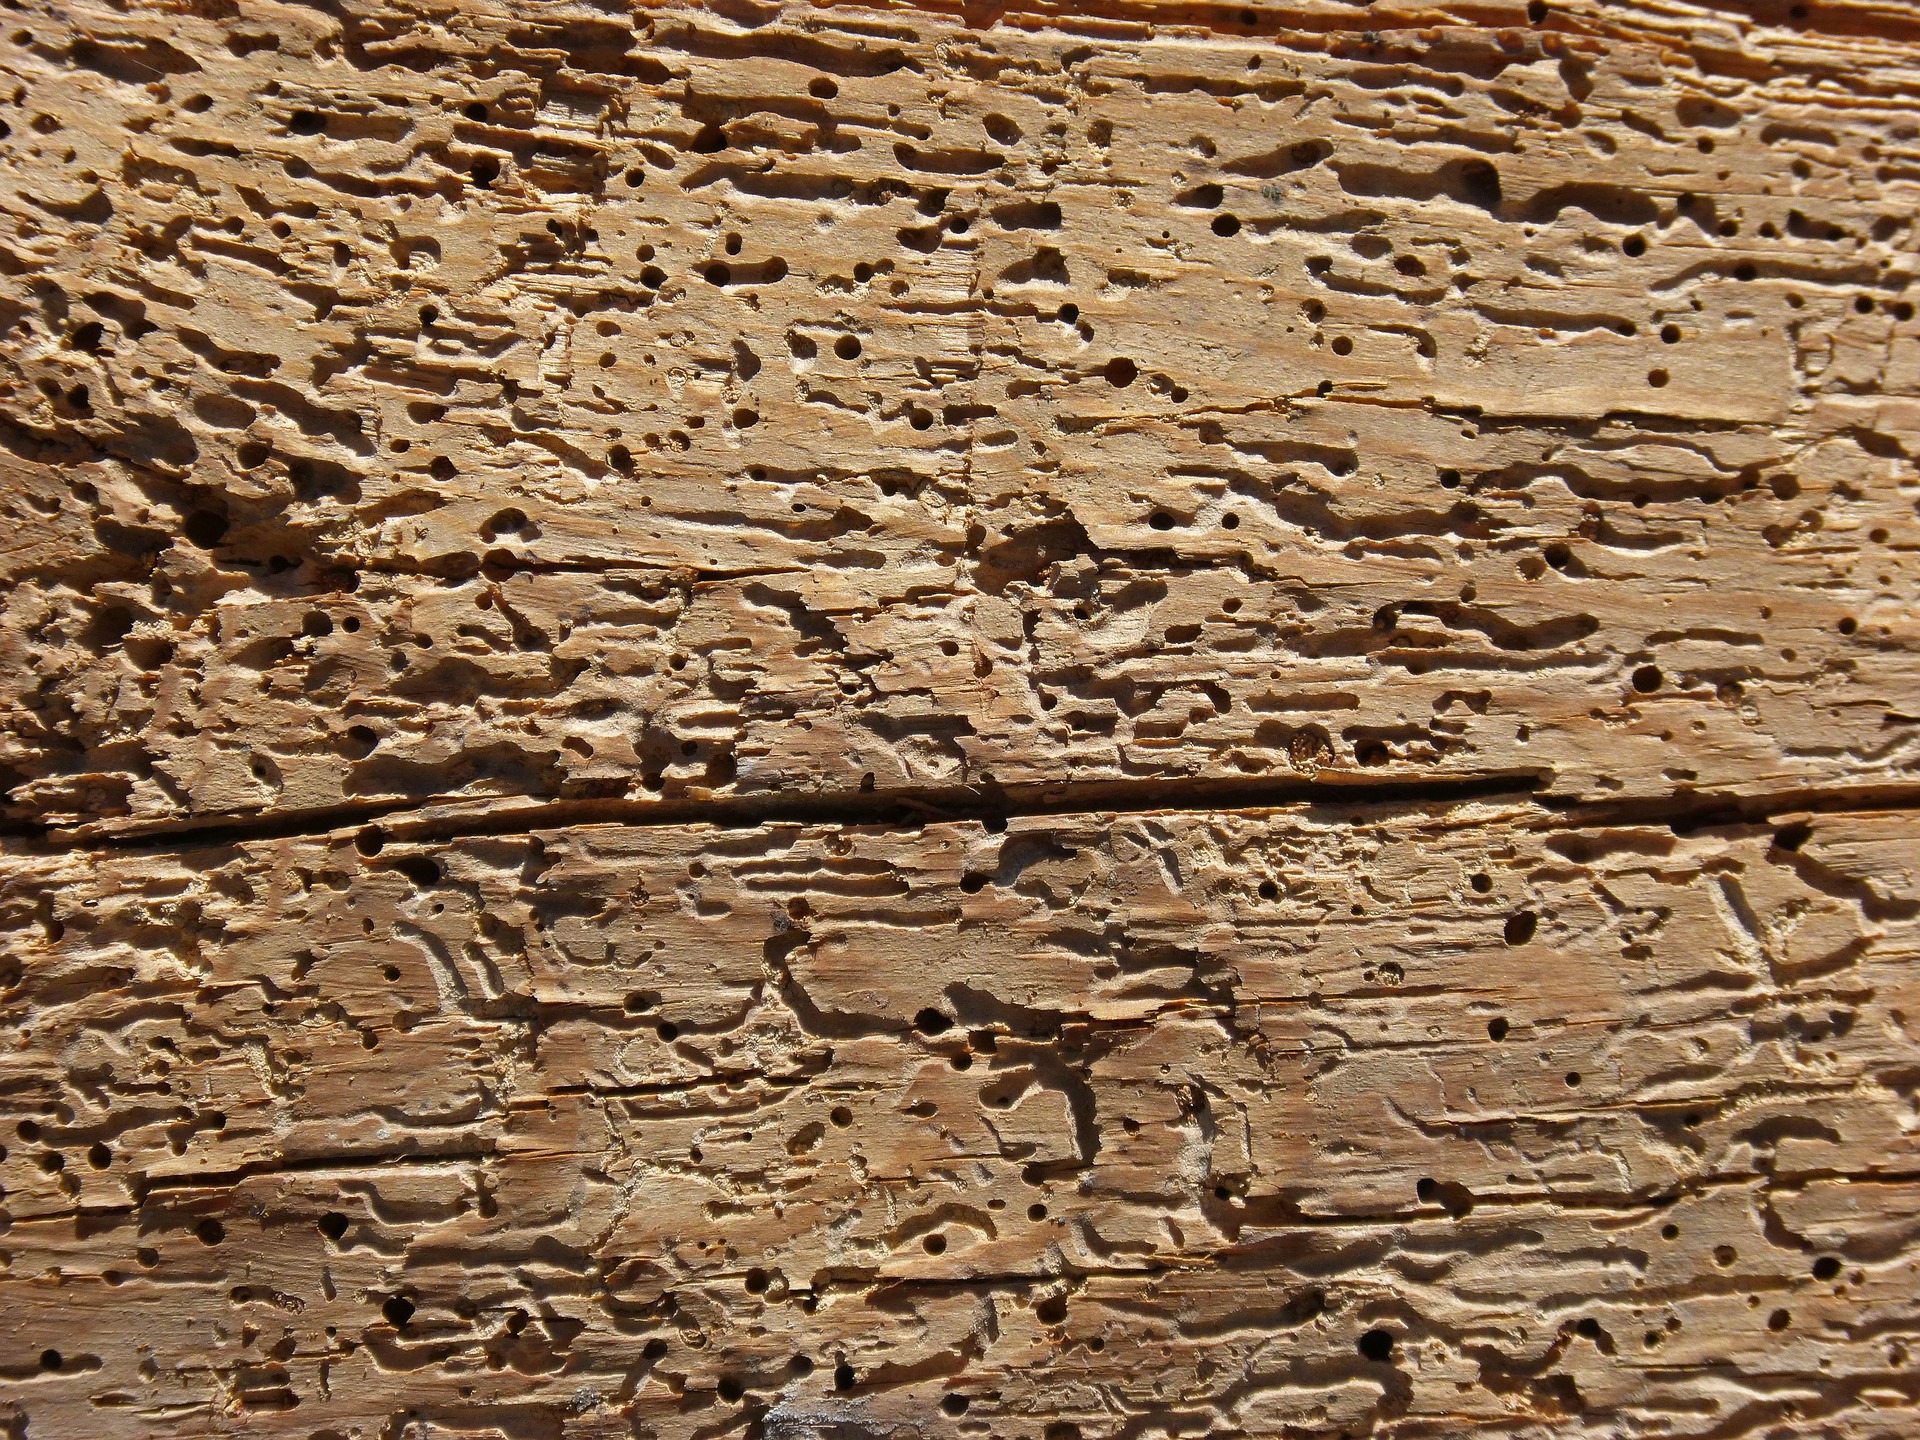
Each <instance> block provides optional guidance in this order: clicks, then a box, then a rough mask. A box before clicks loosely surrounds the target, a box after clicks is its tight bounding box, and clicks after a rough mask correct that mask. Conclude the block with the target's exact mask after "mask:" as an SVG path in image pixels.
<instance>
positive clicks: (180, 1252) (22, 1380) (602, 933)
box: [0, 801, 1920, 1436]
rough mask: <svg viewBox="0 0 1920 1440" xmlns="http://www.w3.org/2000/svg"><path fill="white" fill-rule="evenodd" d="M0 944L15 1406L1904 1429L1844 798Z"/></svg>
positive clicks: (1898, 1281)
mask: <svg viewBox="0 0 1920 1440" xmlns="http://www.w3.org/2000/svg"><path fill="white" fill-rule="evenodd" d="M0 923H4V924H5V925H6V927H7V930H8V933H9V934H10V935H12V936H13V937H14V941H13V943H12V944H11V945H10V946H9V955H10V957H11V958H12V960H13V963H14V964H15V966H16V974H15V975H13V976H10V977H8V978H9V979H10V981H12V983H11V984H10V986H9V988H8V990H7V991H6V992H5V1003H6V1006H7V1011H8V1013H7V1015H6V1018H7V1019H8V1020H9V1022H11V1023H13V1024H15V1025H22V1026H29V1027H30V1029H31V1043H26V1044H20V1045H15V1046H13V1047H10V1048H8V1049H7V1050H5V1051H4V1052H0V1087H3V1088H4V1090H5V1092H6V1093H7V1094H8V1096H9V1099H10V1104H11V1107H12V1108H13V1109H14V1110H16V1111H18V1112H19V1113H20V1114H22V1115H23V1116H25V1117H26V1124H25V1125H24V1126H23V1127H21V1128H19V1129H18V1131H17V1134H16V1136H14V1137H10V1138H9V1140H8V1151H9V1153H8V1155H7V1157H6V1158H5V1160H4V1161H0V1175H4V1183H5V1185H6V1187H7V1197H6V1202H5V1204H6V1211H7V1215H8V1219H9V1228H8V1230H7V1234H6V1246H7V1249H8V1252H9V1256H10V1260H11V1264H10V1265H9V1266H8V1268H7V1270H6V1272H5V1274H4V1275H0V1286H4V1287H5V1290H6V1292H7V1295H8V1298H7V1301H6V1303H5V1304H4V1305H0V1317H4V1318H0V1333H4V1334H5V1335H6V1336H7V1353H6V1354H5V1355H3V1356H0V1366H3V1367H4V1369H5V1374H6V1377H7V1379H8V1381H10V1382H12V1383H10V1384H8V1385H7V1386H6V1389H8V1390H11V1389H12V1388H13V1384H18V1385H19V1386H20V1387H21V1390H20V1393H19V1394H18V1395H6V1396H5V1397H4V1398H0V1404H4V1405H11V1406H13V1407H15V1410H16V1413H20V1412H27V1413H30V1414H31V1415H32V1417H33V1422H32V1423H33V1429H34V1430H36V1431H37V1430H39V1429H41V1428H42V1427H43V1426H45V1427H48V1433H62V1434H64V1433H77V1432H75V1430H74V1428H73V1427H75V1426H80V1427H81V1428H82V1429H84V1431H85V1433H89V1434H102V1435H112V1434H120V1433H125V1434H153V1433H190V1432H191V1431H192V1430H193V1429H194V1428H195V1427H199V1426H204V1425H206V1424H207V1423H209V1420H210V1419H211V1418H215V1417H227V1419H228V1420H229V1421H230V1422H231V1423H236V1424H238V1423H241V1422H243V1421H247V1420H248V1418H249V1417H250V1416H251V1417H253V1419H255V1420H259V1421H263V1422H264V1416H265V1415H266V1414H269V1413H272V1412H276V1411H281V1410H286V1409H287V1407H292V1408H291V1409H290V1410H287V1413H291V1414H294V1415H295V1418H297V1419H298V1421H299V1422H300V1424H301V1425H302V1426H307V1425H309V1424H310V1423H311V1424H312V1425H316V1426H318V1425H326V1424H335V1425H340V1426H351V1425H355V1424H358V1425H363V1426H366V1427H369V1430H370V1431H371V1430H372V1429H373V1428H376V1427H379V1426H384V1425H389V1424H398V1423H401V1421H402V1420H403V1418H404V1417H406V1415H407V1413H408V1411H409V1409H410V1408H411V1411H412V1417H413V1418H414V1419H416V1420H424V1419H429V1418H430V1419H432V1420H433V1421H434V1423H438V1424H460V1425H467V1426H480V1427H484V1426H487V1425H501V1426H505V1427H507V1428H508V1429H509V1430H515V1427H534V1428H533V1429H532V1430H530V1431H526V1432H525V1433H553V1434H560V1433H567V1434H574V1433H580V1434H600V1433H622V1434H624V1433H628V1432H629V1429H630V1428H631V1427H635V1426H638V1427H639V1428H640V1429H642V1430H643V1431H645V1432H648V1433H653V1434H659V1435H678V1434H686V1435H694V1434H701V1433H710V1432H711V1431H712V1430H713V1429H714V1428H715V1427H722V1428H724V1427H728V1426H733V1425H738V1424H756V1423H757V1424H760V1425H763V1426H764V1427H766V1428H767V1430H768V1432H769V1433H790V1434H794V1435H819V1434H846V1433H853V1434H859V1435H882V1434H886V1435H891V1434H929V1433H934V1432H935V1431H938V1430H941V1429H942V1427H949V1426H951V1427H954V1428H956V1429H963V1428H964V1427H962V1426H961V1425H960V1421H961V1420H962V1418H963V1416H962V1415H961V1414H956V1413H955V1410H954V1409H953V1408H948V1409H944V1410H942V1409H940V1408H939V1407H940V1406H941V1403H942V1401H943V1399H944V1397H947V1396H954V1395H957V1396H964V1397H965V1398H966V1404H965V1406H962V1407H958V1408H959V1409H960V1410H961V1411H963V1412H964V1418H965V1419H966V1421H967V1424H969V1425H971V1424H974V1423H979V1422H985V1423H990V1424H991V1425H993V1426H994V1427H996V1428H998V1427H1000V1426H1002V1425H1006V1426H1015V1427H1019V1426H1025V1427H1030V1428H1031V1429H1032V1430H1033V1431H1034V1432H1035V1433H1036V1434H1038V1433H1039V1432H1040V1431H1042V1430H1043V1429H1044V1428H1045V1427H1046V1426H1048V1425H1055V1426H1058V1425H1062V1424H1070V1425H1074V1426H1077V1427H1080V1429H1081V1431H1082V1433H1086V1434H1099V1435H1105V1434H1125V1433H1137V1432H1141V1431H1152V1430H1155V1429H1164V1428H1172V1429H1174V1430H1180V1431H1185V1430H1194V1431H1200V1430H1205V1429H1207V1428H1209V1427H1211V1428H1214V1429H1220V1428H1226V1429H1235V1428H1238V1429H1243V1430H1246V1431H1249V1432H1250V1433H1284V1431H1285V1429H1286V1427H1288V1426H1293V1427H1295V1428H1296V1429H1298V1430H1299V1431H1300V1432H1301V1433H1307V1434H1325V1435H1332V1434H1335V1433H1341V1432H1344V1433H1348V1434H1353V1433H1372V1434H1378V1435H1407V1436H1411V1435H1417V1434H1428V1433H1432V1428H1433V1427H1434V1426H1436V1425H1440V1426H1458V1425H1461V1424H1473V1425H1479V1426H1487V1427H1493V1428H1495V1429H1496V1430H1498V1429H1499V1428H1500V1427H1506V1428H1507V1429H1508V1430H1510V1431H1511V1432H1512V1433H1516V1434H1533V1433H1546V1432H1547V1431H1549V1430H1551V1431H1552V1433H1556V1434H1567V1435H1586V1434H1593V1435H1599V1434H1609V1433H1617V1431H1618V1427H1619V1426H1621V1425H1623V1424H1634V1425H1643V1424H1657V1425H1660V1426H1664V1427H1667V1428H1668V1431H1669V1433H1673V1434H1678V1435H1689V1434H1698V1435H1702V1436H1706V1435H1729V1434H1746V1433H1753V1434H1761V1433H1766V1434H1773V1433H1791V1434H1799V1433H1808V1434H1814V1433H1821V1431H1820V1429H1819V1427H1820V1426H1823V1425H1825V1426H1830V1427H1839V1433H1845V1434H1847V1435H1849V1436H1851V1435H1863V1436H1864V1435H1878V1434H1888V1435H1891V1434H1895V1433H1899V1431H1900V1429H1901V1427H1902V1426H1904V1425H1905V1423H1906V1421H1907V1420H1908V1419H1910V1415H1909V1414H1906V1413H1905V1412H1906V1410H1907V1407H1911V1406H1912V1405H1913V1404H1914V1403H1915V1402H1916V1399H1917V1398H1920V1396H1916V1393H1915V1387H1916V1383H1920V1382H1916V1381H1915V1379H1914V1372H1913V1370H1912V1369H1911V1366H1910V1365H1909V1364H1908V1363H1907V1349H1908V1345H1909V1340H1910V1337H1912V1336H1913V1335H1914V1333H1915V1331H1916V1329H1920V1313H1916V1311H1915V1302H1914V1298H1913V1297H1914V1294H1915V1289H1914V1285H1913V1280H1914V1277H1915V1273H1916V1268H1917V1267H1920V1255H1917V1254H1916V1252H1915V1248H1914V1247H1915V1242H1916V1229H1917V1227H1920V1222H1916V1219H1915V1217H1916V1216H1920V1203H1916V1201H1915V1199H1914V1196H1915V1195H1916V1193H1917V1192H1916V1191H1915V1188H1914V1187H1915V1184H1916V1176H1917V1175H1920V1167H1916V1165H1915V1164H1914V1157H1913V1155H1912V1154H1911V1150H1912V1145H1913V1134H1912V1127H1911V1123H1910V1122H1911V1116H1912V1109H1913V1094H1914V1079H1913V1077H1914V1076H1915V1075H1916V1074H1920V1067H1917V1066H1916V1063H1915V1061H1916V1047H1917V1046H1920V1034H1916V1032H1915V1030H1914V1027H1913V1020H1912V1017H1913V1016H1914V1015H1915V1014H1920V1012H1917V1011H1915V1010H1914V1008H1913V1001H1912V990H1913V977H1914V976H1915V975H1916V974H1920V969H1916V963H1915V962H1916V960H1920V855H1917V854H1916V851H1915V847H1914V846H1913V844H1912V841H1911V819H1910V816H1909V815H1908V814H1907V813H1905V812H1897V811H1882V812H1868V813H1829V814H1818V815H1811V816H1807V817H1803V818H1789V817H1785V816H1777V817H1775V820H1774V823H1772V824H1768V825H1755V824H1751V823H1733V824H1723V825H1718V826H1713V825H1708V826H1704V827H1700V826H1693V825H1681V826H1678V827H1675V826H1673V825H1664V824H1639V825H1634V824H1616V825H1609V826H1590V825H1580V824H1574V823H1570V822H1569V821H1567V820H1566V819H1565V818H1564V817H1560V816H1555V815H1553V814H1551V813H1549V812H1546V811H1543V810H1541V809H1539V808H1538V807H1533V806H1529V805H1524V804H1522V805H1515V804H1511V803H1493V802H1485V801H1479V802H1462V803H1459V804H1455V805H1452V806H1448V807H1444V808H1440V809H1437V810H1436V811H1435V813H1432V814H1428V815H1421V814H1418V813H1409V812H1407V811H1404V810H1398V809H1393V808H1386V807H1364V806H1348V807H1341V806H1302V807H1297V808H1293V809H1289V810H1281V811H1272V812H1267V813H1260V814H1229V813H1218V814H1190V813H1189V814H1183V813H1176V812H1161V813H1148V814H1139V815H1110V814H1089V815H1075V816H1054V817H1037V816H1036V817H1015V818H1012V819H1009V820H1008V821H1006V823H1005V824H1004V826H1001V825H1000V823H999V822H998V821H992V822H985V823H977V822H961V823H942V824H936V825H930V826H927V827H924V828H922V829H919V830H917V831H913V832H904V831H901V830H898V829H895V828H872V827H867V828H860V827H836V826H811V827H809V826H800V825H779V826H768V827H764V828H760V829H754V830H724V829H716V828H713V827H707V826H688V827H683V828H672V827H626V826H612V825H600V826H594V825H572V826H568V827H566V828H558V829H551V830H536V831H533V832H530V833H529V832H520V833H513V834H501V835H491V836H471V837H467V838H464V839H459V840H451V841H446V842H442V843H435V844H413V843H409V842H406V841H403V840H400V839H397V838H386V837H379V836H371V835H367V834H365V833H363V832H356V831H343V832H340V833H337V834H333V835H330V836H325V837H313V838H306V839H278V840H264V839H263V840H256V841H251V842H247V843H245V844H228V845H219V846H214V847H210V848H207V849H202V850H198V851H191V850H189V851H181V852H140V853H132V854H126V855H118V856H115V855H97V854H88V853H85V852H72V853H67V854H61V855H27V854H22V853H19V852H18V851H17V850H15V851H14V852H13V853H11V854H9V856H8V863H7V865H6V866H5V869H4V874H0ZM386 967H392V970H391V971H389V970H388V969H387V968H386ZM95 1147H99V1148H97V1149H96V1148H95ZM49 1156H59V1157H60V1161H59V1163H50V1162H49V1161H48V1159H47V1157H49ZM996 1202H997V1203H996ZM1033 1206H1040V1207H1043V1209H1042V1211H1040V1212H1035V1211H1032V1210H1031V1208H1030V1207H1033ZM336 1216H337V1217H338V1218H337V1219H336V1218H334V1217H336ZM935 1235H938V1236H939V1237H940V1240H941V1243H940V1245H939V1246H938V1247H937V1253H936V1247H934V1246H932V1245H930V1244H928V1243H926V1242H927V1241H928V1239H929V1237H932V1236H935ZM396 1302H404V1303H396ZM188 1322H191V1323H188ZM183 1326H184V1328H183ZM329 1327H331V1328H330V1329H329ZM1375 1332H1382V1334H1383V1336H1384V1338H1368V1337H1370V1336H1373V1335H1375ZM1389 1340H1390V1341H1391V1342H1392V1343H1391V1348H1390V1349H1389V1348H1387V1342H1388V1341H1389ZM656 1341H657V1342H660V1343H659V1344H657V1345H656V1344H655V1343H653V1342H656ZM1096 1341H1098V1342H1099V1343H1098V1345H1096V1344H1095V1343H1094V1342H1096ZM42 1350H53V1351H56V1352H57V1353H56V1354H55V1355H54V1356H53V1361H52V1363H51V1364H47V1363H45V1362H44V1361H43V1360H42V1359H41V1358H40V1352H41V1351H42ZM795 1354H805V1355H806V1356H808V1357H809V1360H810V1362H811V1363H812V1369H811V1371H810V1372H806V1373H803V1371H802V1370H801V1369H796V1368H794V1367H793V1365H792V1357H793V1356H794V1355H795ZM143 1365H144V1366H145V1367H146V1368H144V1369H143V1368H142V1366H143ZM429 1366H430V1367H432V1369H433V1373H434V1374H435V1375H436V1376H441V1377H445V1378H444V1380H436V1381H435V1382H434V1383H433V1384H432V1385H425V1384H423V1383H422V1381H423V1377H422V1369H423V1367H429ZM842 1366H845V1367H846V1369H845V1371H844V1372H843V1371H842V1369H841V1367H842ZM443 1384H444V1385H447V1386H458V1385H466V1386H470V1387H471V1388H470V1390H469V1391H468V1392H467V1393H465V1394H461V1395H459V1396H458V1397H457V1398H456V1397H455V1396H454V1395H453V1393H452V1392H451V1391H449V1390H443V1389H442V1388H441V1387H442V1385H443ZM103 1397H117V1398H113V1399H111V1400H110V1403H107V1404H105V1405H102V1404H100V1403H98V1402H99V1401H100V1400H101V1399H102V1398H103ZM1888 1407H1892V1410H1891V1411H1889V1410H1888ZM781 1426H786V1427H788V1428H787V1429H786V1430H785V1431H781V1430H780V1428H779V1427H781ZM836 1426H841V1427H846V1428H844V1429H835V1428H834V1427H836ZM1775 1426H1779V1427H1782V1430H1781V1431H1780V1432H1776V1431H1775V1429H1774V1428H1773V1427H1775ZM1802 1426H1805V1427H1810V1428H1806V1429H1805V1430H1804V1431H1803V1430H1802V1429H1801V1428H1799V1427H1802ZM303 1433H305V1432H303ZM515 1433H520V1432H519V1431H517V1430H516V1432H515ZM1058 1433H1060V1434H1064V1433H1065V1432H1058Z"/></svg>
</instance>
